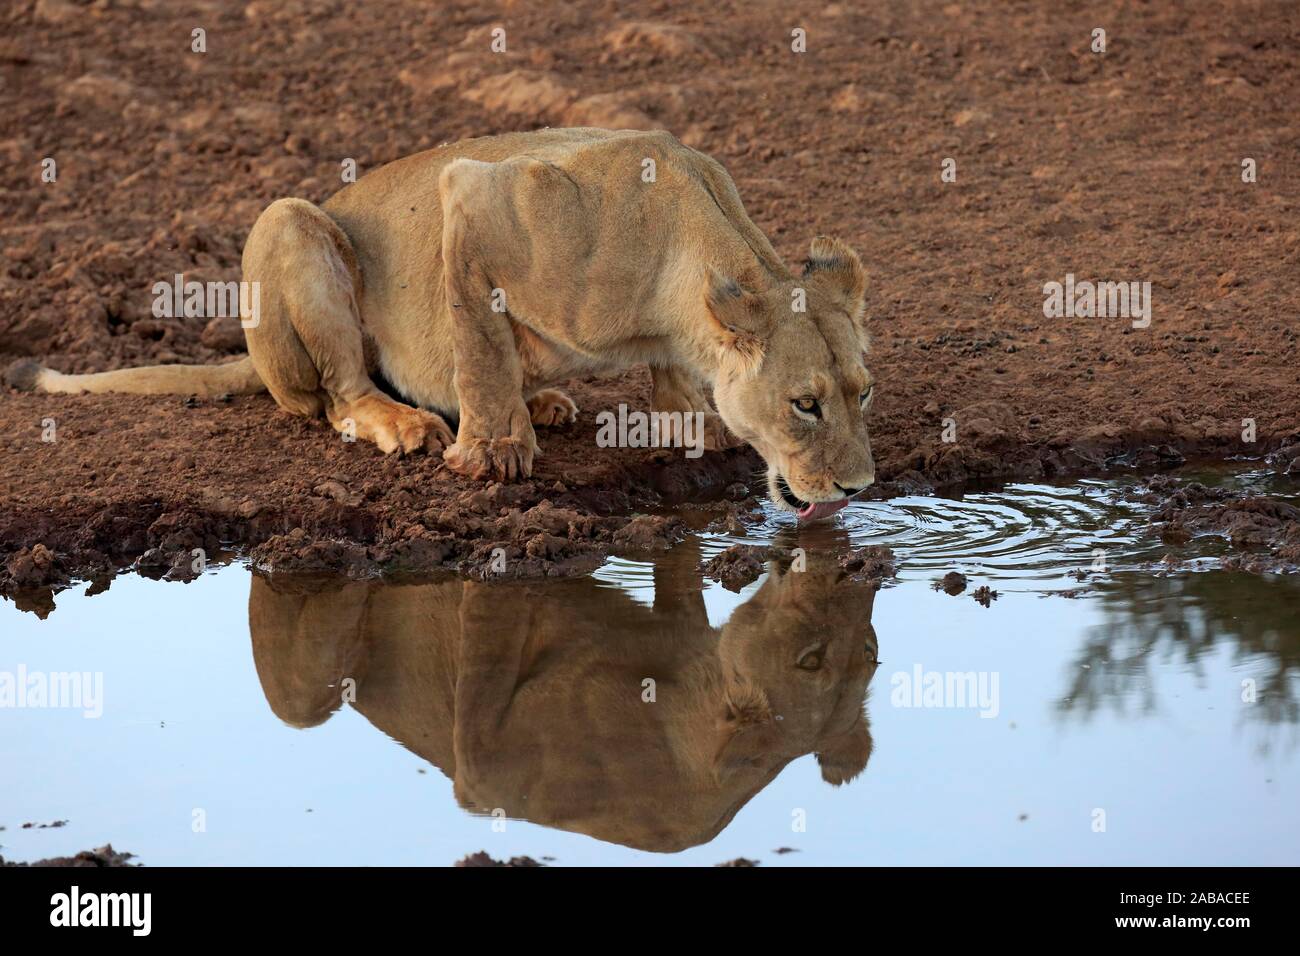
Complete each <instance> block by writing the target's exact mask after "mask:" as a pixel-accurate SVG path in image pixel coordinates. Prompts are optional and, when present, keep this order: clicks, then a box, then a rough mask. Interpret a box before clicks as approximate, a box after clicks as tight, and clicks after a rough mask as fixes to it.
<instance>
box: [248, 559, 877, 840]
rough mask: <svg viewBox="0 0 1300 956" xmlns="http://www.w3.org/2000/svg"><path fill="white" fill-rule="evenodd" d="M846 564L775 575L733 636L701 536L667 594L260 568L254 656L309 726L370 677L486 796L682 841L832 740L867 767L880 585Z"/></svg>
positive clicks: (599, 830)
mask: <svg viewBox="0 0 1300 956" xmlns="http://www.w3.org/2000/svg"><path fill="white" fill-rule="evenodd" d="M827 561H828V565H827V566H826V567H822V566H820V565H819V563H818V561H817V560H816V559H815V558H814V559H811V560H810V562H809V566H808V569H807V570H805V571H789V572H785V573H782V572H781V571H780V570H779V569H777V568H776V567H772V568H771V569H770V570H771V574H770V577H769V578H768V580H767V581H766V582H764V584H763V586H762V587H761V588H760V589H759V590H758V592H757V593H756V594H755V595H754V596H753V597H752V598H751V599H750V600H749V601H748V602H747V603H746V604H744V605H743V606H741V607H740V608H738V609H737V610H736V611H735V612H734V613H733V615H732V617H731V619H730V621H728V622H727V623H726V624H725V625H723V626H722V628H720V629H718V628H713V627H711V626H710V625H709V622H708V615H707V612H706V611H705V607H704V601H703V597H702V590H701V580H700V574H699V551H698V548H695V547H693V546H691V545H689V544H688V545H682V546H679V547H678V548H676V549H674V550H673V551H672V552H670V553H669V554H668V555H667V556H666V557H665V559H664V560H663V561H662V562H661V563H660V564H659V565H658V566H657V568H656V571H655V582H654V583H655V600H654V607H653V608H647V607H645V606H644V605H641V604H638V603H636V602H634V601H633V600H631V599H630V598H629V597H628V596H627V595H626V594H623V593H621V592H619V591H616V590H612V589H610V588H608V587H604V586H601V585H600V584H598V583H597V582H594V581H592V580H590V579H579V580H569V581H562V582H554V581H552V582H542V583H539V584H479V583H476V582H471V581H462V580H452V581H447V582H445V583H441V584H424V585H413V586H386V587H385V586H382V585H378V584H375V583H350V584H347V585H344V586H343V587H342V588H341V589H337V590H328V591H322V592H318V593H305V594H304V593H292V592H291V591H285V590H281V589H280V587H279V586H277V585H275V584H273V583H271V582H268V581H267V580H266V579H264V578H262V577H259V576H256V575H255V576H254V577H253V579H252V591H251V594H250V597H249V621H250V630H251V632H252V641H253V654H254V660H255V663H256V666H257V672H258V675H259V677H260V679H261V682H262V689H263V691H264V693H265V695H266V699H267V702H268V703H269V704H270V706H271V709H272V710H273V711H274V712H275V713H276V714H277V715H279V716H280V717H281V718H282V719H283V720H285V721H287V722H289V723H290V724H293V725H295V726H299V727H307V726H315V725H317V724H320V723H322V722H323V721H325V720H327V719H328V718H329V717H330V715H331V714H332V713H333V712H334V711H335V710H337V709H339V707H340V706H342V694H341V691H340V687H341V686H349V685H344V684H343V680H344V678H352V680H353V681H354V682H355V683H354V685H350V686H354V687H355V701H354V702H353V703H352V704H351V706H353V707H354V708H355V709H356V710H358V711H359V712H360V713H362V714H363V715H364V716H365V717H366V718H367V719H368V720H369V721H370V722H371V723H372V724H374V725H375V727H377V728H378V729H379V730H381V731H382V732H383V733H385V734H387V735H388V736H390V737H392V738H394V739H395V740H397V741H398V742H400V743H401V744H402V745H403V746H405V747H407V748H408V749H410V750H411V751H413V752H414V753H416V754H418V755H419V756H421V757H423V758H424V759H426V760H428V761H430V762H431V763H433V764H434V765H435V766H437V767H438V768H440V769H441V770H442V771H443V772H444V773H445V774H446V775H447V776H448V777H449V778H451V780H452V781H453V784H454V792H455V795H456V798H457V800H458V801H459V802H460V804H461V805H462V806H464V807H466V808H468V809H471V810H473V811H476V812H479V813H485V814H486V813H491V812H492V811H493V810H495V809H497V808H500V809H501V810H503V811H504V812H505V813H506V815H507V816H509V817H514V818H520V819H525V820H530V821H532V822H535V823H539V824H542V825H545V826H551V827H558V828H562V829H565V830H571V831H576V832H580V833H586V834H589V835H591V836H594V837H597V838H599V839H602V840H608V841H612V842H616V843H621V844H625V845H628V846H633V847H637V848H640V849H645V850H655V851H663V852H669V851H676V850H681V849H684V848H686V847H690V846H695V845H698V844H700V843H703V842H706V841H708V840H710V839H712V838H713V836H715V835H716V834H717V833H718V832H719V831H720V830H721V829H722V828H723V827H724V826H726V825H727V823H728V822H730V820H731V818H732V817H733V816H734V815H735V813H736V812H737V811H738V810H739V809H740V808H741V807H742V806H744V804H745V803H746V802H748V801H749V800H750V799H751V798H752V797H753V796H754V794H756V793H757V792H758V791H759V790H760V789H762V788H763V787H764V786H766V785H767V784H768V783H769V782H770V781H771V780H773V779H774V778H775V777H776V775H777V774H778V773H779V772H780V771H781V769H782V768H783V767H785V766H786V764H788V763H789V762H790V761H791V760H793V759H795V758H797V757H800V756H803V755H805V754H809V753H815V754H817V759H818V762H819V763H820V765H821V769H822V776H823V778H824V779H825V780H826V781H827V782H829V783H832V784H837V785H838V784H841V783H844V782H846V781H848V780H850V779H852V778H853V777H855V776H856V775H857V774H858V773H860V772H861V771H862V770H863V768H864V767H865V766H866V764H867V761H868V758H869V756H870V753H871V735H870V731H869V728H868V723H867V719H866V715H865V708H864V703H865V699H866V693H867V686H868V684H869V682H870V680H871V678H872V676H873V675H874V673H875V671H876V668H877V644H876V636H875V632H874V631H873V630H872V627H871V623H870V622H871V610H872V603H873V598H874V590H873V589H872V588H871V587H869V586H864V585H859V584H853V583H850V582H848V581H841V580H839V574H838V569H837V568H836V567H835V566H834V565H832V564H829V559H827ZM336 587H337V585H336ZM503 608H507V609H509V611H508V613H503ZM801 664H802V666H800V665H801ZM647 678H649V679H652V680H653V681H654V682H655V684H654V691H655V693H654V701H653V702H650V701H647V700H645V699H644V697H643V694H644V693H645V685H644V684H643V682H644V681H645V680H646V679H647Z"/></svg>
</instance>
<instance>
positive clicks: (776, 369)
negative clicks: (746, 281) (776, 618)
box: [707, 237, 876, 520]
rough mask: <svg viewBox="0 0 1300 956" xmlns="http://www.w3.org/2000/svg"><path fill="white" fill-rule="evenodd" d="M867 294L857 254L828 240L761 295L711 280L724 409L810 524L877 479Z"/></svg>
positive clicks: (717, 391)
mask: <svg viewBox="0 0 1300 956" xmlns="http://www.w3.org/2000/svg"><path fill="white" fill-rule="evenodd" d="M865 292H866V273H865V272H864V271H863V268H862V262H861V261H860V260H859V259H858V256H857V253H855V252H854V251H853V250H852V249H850V248H849V247H848V246H847V245H845V244H844V243H842V242H840V241H839V240H838V239H829V238H825V237H819V238H817V239H815V240H813V243H812V246H811V249H810V254H809V258H808V261H807V263H806V264H805V266H804V270H803V275H802V276H800V277H798V278H796V279H792V280H789V281H785V282H779V283H776V284H774V285H772V286H771V287H769V288H766V289H763V290H761V291H752V290H749V289H745V288H743V287H742V286H741V285H740V284H739V283H737V282H736V281H734V280H733V279H731V278H728V277H726V276H722V275H720V274H718V273H717V272H713V273H712V274H711V276H710V283H709V290H708V293H707V303H708V307H709V312H710V314H711V315H712V316H713V318H714V319H715V320H716V322H717V329H716V334H717V339H718V348H719V367H720V374H719V375H718V378H717V380H716V382H715V384H714V401H715V402H716V403H717V406H718V414H719V415H720V416H721V417H722V420H723V422H724V423H725V424H726V425H727V427H728V428H729V429H730V430H731V431H732V432H733V433H734V434H735V435H736V437H737V438H739V439H741V440H743V441H745V442H748V443H749V444H750V445H752V446H753V447H754V448H755V449H756V450H757V451H758V453H759V454H760V455H762V456H763V459H764V460H765V461H766V462H767V466H768V475H767V477H768V489H769V491H770V493H771V496H772V500H773V502H775V503H776V506H777V507H778V508H782V509H784V510H786V511H793V512H796V513H797V514H798V515H799V517H800V519H801V520H812V519H816V518H822V517H827V516H829V515H831V514H834V513H835V512H836V511H838V510H839V509H840V508H842V507H843V506H844V505H845V504H847V502H848V499H850V498H852V497H853V495H855V494H857V493H858V492H859V491H861V490H863V489H864V488H866V487H867V486H868V485H870V484H871V483H872V482H873V481H875V478H876V469H875V463H874V462H873V460H872V458H871V442H870V439H869V437H868V435H867V418H866V416H867V410H868V408H870V406H871V399H872V391H873V381H872V377H871V373H870V372H868V371H867V367H866V364H865V358H866V350H867V333H866V327H865V324H864V321H863V310H864V299H863V297H864V294H865Z"/></svg>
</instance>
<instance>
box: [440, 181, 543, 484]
mask: <svg viewBox="0 0 1300 956" xmlns="http://www.w3.org/2000/svg"><path fill="white" fill-rule="evenodd" d="M447 188H449V187H448V184H447V180H446V177H444V189H447ZM455 199H456V197H455V196H454V195H452V196H448V195H444V214H445V216H446V219H445V221H444V228H443V263H444V268H445V274H446V289H447V305H448V308H449V309H450V312H451V322H450V324H451V334H452V346H453V352H454V356H455V362H456V372H455V376H454V383H455V386H456V398H457V401H458V402H459V405H460V428H459V430H458V431H457V433H456V441H455V443H454V444H453V445H451V446H450V447H449V448H448V449H447V450H446V451H445V452H443V459H444V460H445V461H446V462H447V465H448V467H450V468H451V470H452V471H455V472H459V473H460V474H462V475H468V476H469V477H471V478H475V479H479V478H487V477H489V476H490V477H494V478H496V479H497V480H499V481H514V480H516V479H520V478H527V477H528V476H529V475H530V474H532V470H533V456H534V455H536V454H538V449H537V436H536V434H535V433H534V432H533V423H532V416H531V413H530V412H529V409H528V405H527V404H526V403H525V402H524V396H523V382H524V376H523V369H522V366H521V363H520V360H519V352H518V350H517V348H516V346H515V336H514V329H513V327H512V325H511V323H512V321H513V320H512V319H511V318H510V314H509V312H508V311H507V308H506V305H505V295H504V293H503V292H502V290H500V289H498V288H494V285H493V282H492V280H491V279H490V278H489V276H488V269H489V268H490V267H491V264H490V259H491V256H490V255H489V254H488V253H487V251H486V249H485V246H486V245H487V244H485V243H484V242H483V241H481V239H480V237H477V236H476V235H475V234H474V231H473V225H472V223H471V222H470V220H469V217H467V216H466V214H465V210H464V208H463V207H462V206H461V205H460V204H459V203H457V202H456V201H455Z"/></svg>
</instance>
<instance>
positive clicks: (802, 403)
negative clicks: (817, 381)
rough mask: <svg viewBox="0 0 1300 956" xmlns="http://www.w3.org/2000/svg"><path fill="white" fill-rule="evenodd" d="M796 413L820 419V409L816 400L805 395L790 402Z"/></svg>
mask: <svg viewBox="0 0 1300 956" xmlns="http://www.w3.org/2000/svg"><path fill="white" fill-rule="evenodd" d="M790 404H791V405H793V406H794V410H795V411H796V412H801V413H802V414H804V415H812V416H813V417H814V418H821V417H822V407H821V405H820V404H818V402H817V399H815V398H813V397H811V396H809V395H805V396H804V397H803V398H796V399H794V400H793V401H791V402H790Z"/></svg>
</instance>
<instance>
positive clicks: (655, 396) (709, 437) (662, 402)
mask: <svg viewBox="0 0 1300 956" xmlns="http://www.w3.org/2000/svg"><path fill="white" fill-rule="evenodd" d="M650 377H651V380H652V381H653V384H654V389H653V392H652V394H651V397H650V407H651V409H652V410H653V411H656V412H680V413H682V414H683V415H690V414H695V413H698V414H700V415H702V416H703V418H702V419H701V421H702V422H703V431H702V432H700V431H696V432H695V434H703V436H704V449H705V450H706V451H720V450H721V449H723V448H734V447H735V446H737V445H739V444H740V442H739V441H738V440H737V439H736V437H735V436H734V435H732V434H731V432H730V431H728V430H727V426H726V425H724V424H723V422H722V418H721V416H719V415H718V413H717V412H715V411H714V410H713V408H712V407H711V406H710V405H709V400H708V399H707V398H705V397H704V390H703V389H702V388H701V387H700V385H699V384H698V383H697V382H696V381H695V380H694V379H693V378H692V377H691V376H690V375H689V374H687V373H686V372H683V371H681V370H680V369H675V368H655V367H651V369H650ZM672 421H673V422H674V425H673V428H674V434H673V436H672V438H673V441H674V442H676V443H679V444H680V443H682V442H683V438H682V436H681V435H680V434H678V433H677V432H676V429H677V427H678V426H677V425H676V424H675V423H676V421H677V418H676V417H675V416H674V418H673V419H672Z"/></svg>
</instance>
